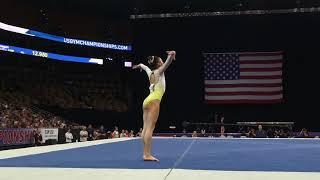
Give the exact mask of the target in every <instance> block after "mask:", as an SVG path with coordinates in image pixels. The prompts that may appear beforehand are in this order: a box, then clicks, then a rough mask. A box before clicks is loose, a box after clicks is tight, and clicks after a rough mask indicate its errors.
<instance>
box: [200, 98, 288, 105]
mask: <svg viewBox="0 0 320 180" xmlns="http://www.w3.org/2000/svg"><path fill="white" fill-rule="evenodd" d="M281 102H283V99H274V100H205V103H207V104H274V103H281Z"/></svg>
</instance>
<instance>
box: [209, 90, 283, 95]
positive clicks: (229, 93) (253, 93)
mask: <svg viewBox="0 0 320 180" xmlns="http://www.w3.org/2000/svg"><path fill="white" fill-rule="evenodd" d="M205 94H206V95H208V96H235V95H259V96H260V95H261V96H270V95H280V94H282V91H274V92H260V91H259V92H252V91H243V92H206V93H205Z"/></svg>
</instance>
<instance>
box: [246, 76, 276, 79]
mask: <svg viewBox="0 0 320 180" xmlns="http://www.w3.org/2000/svg"><path fill="white" fill-rule="evenodd" d="M281 78H282V76H281V75H273V76H240V79H281Z"/></svg>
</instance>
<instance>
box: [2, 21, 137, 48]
mask: <svg viewBox="0 0 320 180" xmlns="http://www.w3.org/2000/svg"><path fill="white" fill-rule="evenodd" d="M0 29H2V30H5V31H9V32H14V33H19V34H23V35H27V36H34V37H37V38H42V39H47V40H51V41H56V42H62V43H66V44H74V45H80V46H89V47H95V48H105V49H115V50H121V51H132V46H131V45H121V44H110V43H104V42H95V41H88V40H81V39H72V38H66V37H61V36H55V35H52V34H47V33H43V32H39V31H34V30H31V29H26V28H21V27H17V26H12V25H9V24H5V23H2V22H0Z"/></svg>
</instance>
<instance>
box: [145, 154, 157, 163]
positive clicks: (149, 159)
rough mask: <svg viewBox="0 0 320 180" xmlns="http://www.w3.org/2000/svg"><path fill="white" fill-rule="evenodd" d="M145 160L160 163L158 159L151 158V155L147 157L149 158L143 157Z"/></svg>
mask: <svg viewBox="0 0 320 180" xmlns="http://www.w3.org/2000/svg"><path fill="white" fill-rule="evenodd" d="M143 160H144V161H157V162H158V161H159V160H158V159H157V158H155V157H153V156H151V155H147V156H143Z"/></svg>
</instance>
